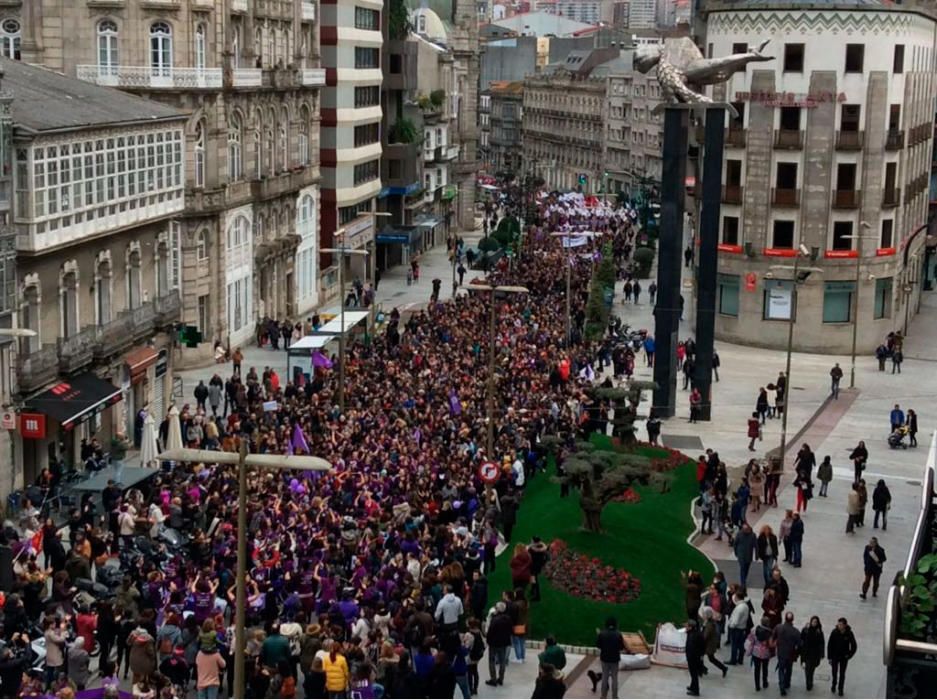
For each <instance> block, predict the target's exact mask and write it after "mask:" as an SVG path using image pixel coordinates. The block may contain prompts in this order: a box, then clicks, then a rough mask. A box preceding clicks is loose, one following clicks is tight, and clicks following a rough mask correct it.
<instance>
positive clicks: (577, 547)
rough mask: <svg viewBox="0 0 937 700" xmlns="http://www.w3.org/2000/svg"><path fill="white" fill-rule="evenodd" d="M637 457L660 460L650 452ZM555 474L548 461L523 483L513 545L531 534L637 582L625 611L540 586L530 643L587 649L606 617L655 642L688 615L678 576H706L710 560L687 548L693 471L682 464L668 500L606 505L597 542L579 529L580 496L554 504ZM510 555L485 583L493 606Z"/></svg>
mask: <svg viewBox="0 0 937 700" xmlns="http://www.w3.org/2000/svg"><path fill="white" fill-rule="evenodd" d="M593 440H594V441H595V442H596V443H597V444H600V445H601V440H602V438H601V437H597V436H593ZM606 440H607V438H606ZM607 445H609V446H610V443H607ZM601 447H603V448H605V447H606V445H601ZM651 449H652V448H651ZM643 453H644V454H647V455H648V456H658V455H661V454H663V453H662V451H656V450H653V451H647V450H643ZM553 473H554V471H553V467H552V462H551V467H550V468H549V469H548V473H547V474H540V475H538V476H537V477H536V478H534V479H533V480H532V481H530V482H528V485H527V488H526V492H525V494H524V500H523V502H522V503H521V507H520V510H519V512H518V518H517V520H518V522H517V525H516V526H515V528H514V532H513V533H512V540H511V541H512V543H517V542H525V543H528V542H530V539H531V537H533V536H534V535H536V536H539V537H541V538H542V539H543V540H544V542H546V543H547V544H549V543H550V542H551V541H553V540H554V539H562V540H565V541H566V542H567V543H568V544H569V547H570V549H572V550H574V551H577V552H581V553H583V554H587V555H589V556H593V557H598V558H599V559H601V560H602V562H604V563H607V564H611V565H613V566H615V567H618V568H621V569H625V570H626V571H629V572H630V573H631V574H632V575H634V576H637V577H638V578H639V579H640V581H641V594H640V595H639V596H638V598H637V600H634V601H632V602H630V603H627V604H624V605H615V604H612V603H600V602H597V601H592V600H585V599H582V598H576V597H573V596H571V595H568V594H566V593H563V592H561V591H558V590H555V589H553V588H552V587H551V586H550V583H549V582H548V581H547V580H545V579H542V580H541V591H542V592H541V596H542V600H541V602H540V603H535V604H533V605H532V606H531V615H530V630H529V632H530V634H529V636H530V638H531V639H543V638H545V637H546V636H547V634H550V633H552V634H555V635H556V637H557V638H558V640H559V641H560V643H565V644H580V645H593V644H595V630H596V628H597V627H601V626H602V624H603V622H604V620H605V618H606V617H607V616H608V615H614V616H615V617H616V618H617V619H618V624H619V628H620V629H622V630H624V631H628V632H637V631H639V630H640V631H642V632H644V635H645V636H646V637H647V638H648V640H650V639H652V638H653V636H654V632H655V630H656V628H657V623H658V622H667V621H670V622H674V623H680V622H682V621H683V619H684V618H685V616H686V612H685V607H684V596H683V586H682V584H681V580H680V572H681V571H686V570H687V569H688V568H691V569H695V570H697V571H704V572H707V571H712V567H711V565H710V563H709V560H708V559H706V557H704V556H703V555H702V554H701V553H700V552H698V551H697V550H696V549H695V548H693V547H691V546H690V545H689V544H687V542H686V538H687V536H688V535H689V534H690V532H691V531H692V530H693V521H692V518H691V517H690V501H691V500H692V499H693V498H694V497H695V496H696V495H697V494H698V491H697V485H696V469H695V465H693V464H692V463H688V464H686V465H684V466H683V467H680V468H679V469H677V470H674V471H673V472H671V476H672V478H673V482H672V485H671V490H670V491H669V492H668V493H665V494H662V493H659V489H658V488H656V487H654V486H648V487H641V488H639V489H638V492H639V493H640V494H641V502H640V503H633V504H625V503H612V504H610V505H608V506H607V507H606V508H605V510H604V511H603V512H602V524H603V526H604V528H605V532H604V533H603V534H601V535H594V534H590V533H588V532H582V531H580V530H579V526H580V524H581V516H580V510H579V505H578V503H579V494H578V492H577V491H571V492H570V495H569V496H568V497H566V498H560V487H559V485H558V484H555V483H553V482H552V481H550V478H549V477H550V475H552V474H553ZM512 549H513V544H512V546H510V547H508V548H507V549H506V550H505V552H504V553H502V555H501V556H500V557H499V558H498V562H497V568H496V570H495V572H494V573H493V574H492V575H491V576H490V577H489V579H490V581H489V591H490V595H489V599H490V601H492V602H493V601H495V600H497V599H498V598H500V596H501V592H502V591H503V590H505V589H506V588H508V587H510V585H511V578H510V568H509V567H508V561H509V560H510V558H511V550H512Z"/></svg>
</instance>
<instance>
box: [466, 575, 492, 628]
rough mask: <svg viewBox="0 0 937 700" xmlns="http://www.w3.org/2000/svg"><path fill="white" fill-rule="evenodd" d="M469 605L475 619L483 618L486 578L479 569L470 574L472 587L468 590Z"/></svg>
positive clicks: (486, 598) (486, 597) (486, 599)
mask: <svg viewBox="0 0 937 700" xmlns="http://www.w3.org/2000/svg"><path fill="white" fill-rule="evenodd" d="M469 607H471V609H472V615H473V616H474V617H475V619H476V620H484V619H485V608H487V607H488V579H487V578H485V575H484V574H483V573H482V572H481V571H475V572H474V573H473V574H472V588H471V590H470V591H469Z"/></svg>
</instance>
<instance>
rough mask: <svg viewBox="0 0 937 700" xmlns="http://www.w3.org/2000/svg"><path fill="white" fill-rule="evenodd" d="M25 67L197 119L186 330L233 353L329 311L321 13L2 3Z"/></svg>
mask: <svg viewBox="0 0 937 700" xmlns="http://www.w3.org/2000/svg"><path fill="white" fill-rule="evenodd" d="M4 5H5V6H4V8H3V11H2V12H0V26H2V25H3V20H4V19H7V18H9V19H16V20H17V21H19V22H21V24H22V37H21V52H22V58H23V60H25V61H29V62H35V63H40V64H42V65H45V66H47V67H49V68H51V69H53V70H57V71H60V72H63V73H65V74H66V75H69V76H77V77H78V78H80V79H82V80H86V81H89V82H92V83H96V84H98V85H107V86H113V87H117V88H120V89H121V90H126V91H129V92H133V93H135V94H138V95H142V96H145V97H149V98H151V99H155V100H158V101H161V102H164V103H166V104H169V105H173V106H177V107H180V108H182V109H184V110H185V111H187V112H189V113H190V115H191V116H190V118H189V122H188V124H187V125H186V129H185V148H184V149H183V152H184V153H185V154H186V161H187V167H186V169H185V172H186V186H187V187H186V195H185V209H184V211H183V212H181V213H180V215H179V216H178V222H179V225H178V236H179V241H178V245H179V249H180V255H181V260H182V264H181V270H182V271H181V275H182V288H183V290H184V293H183V295H182V296H183V310H182V315H183V320H184V321H185V322H186V323H188V324H192V325H197V326H198V327H199V329H200V330H201V332H202V333H203V336H204V338H205V342H204V343H203V344H202V345H201V346H200V347H199V348H197V349H182V350H180V353H181V355H180V358H179V359H180V362H181V363H184V364H190V363H194V362H200V361H207V360H208V359H209V358H210V357H211V354H212V342H211V341H213V340H217V341H221V342H223V343H225V344H226V345H231V346H236V345H239V344H241V343H245V342H247V341H249V340H250V339H251V338H252V337H253V336H254V331H255V321H256V320H257V319H259V318H261V317H263V316H264V315H269V316H273V317H277V318H287V317H289V318H293V319H296V318H299V317H300V315H301V314H302V313H303V312H305V311H306V310H308V309H310V308H312V307H313V306H315V305H316V304H317V303H318V302H319V299H320V296H321V293H320V280H319V277H320V273H319V264H318V253H317V251H318V249H319V243H318V221H319V208H320V202H319V192H318V186H319V164H318V156H319V144H318V135H319V89H320V87H322V86H324V84H325V72H324V71H323V70H321V69H319V68H318V65H319V48H318V47H319V36H318V35H319V31H318V30H319V27H318V25H317V21H318V13H317V10H318V7H317V3H316V2H313V1H310V0H174V1H173V2H155V1H153V0H120V2H94V3H78V2H75V3H61V2H56V1H55V0H30V1H27V2H23V3H21V4H20V5H18V6H17V5H16V4H15V3H4Z"/></svg>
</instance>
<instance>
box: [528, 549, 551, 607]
mask: <svg viewBox="0 0 937 700" xmlns="http://www.w3.org/2000/svg"><path fill="white" fill-rule="evenodd" d="M527 551H528V552H529V553H530V576H531V587H530V602H531V603H536V602H537V601H539V600H540V574H541V572H542V571H543V567H544V566H546V565H547V559H549V557H550V551H549V550H548V549H547V545H546V544H544V542H543V540H541V539H540V538H539V537H534V538H533V540H532V541H531V543H530V544H529V545H528V546H527Z"/></svg>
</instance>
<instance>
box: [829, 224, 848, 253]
mask: <svg viewBox="0 0 937 700" xmlns="http://www.w3.org/2000/svg"><path fill="white" fill-rule="evenodd" d="M852 240H853V239H852V222H851V221H834V222H833V250H852Z"/></svg>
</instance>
